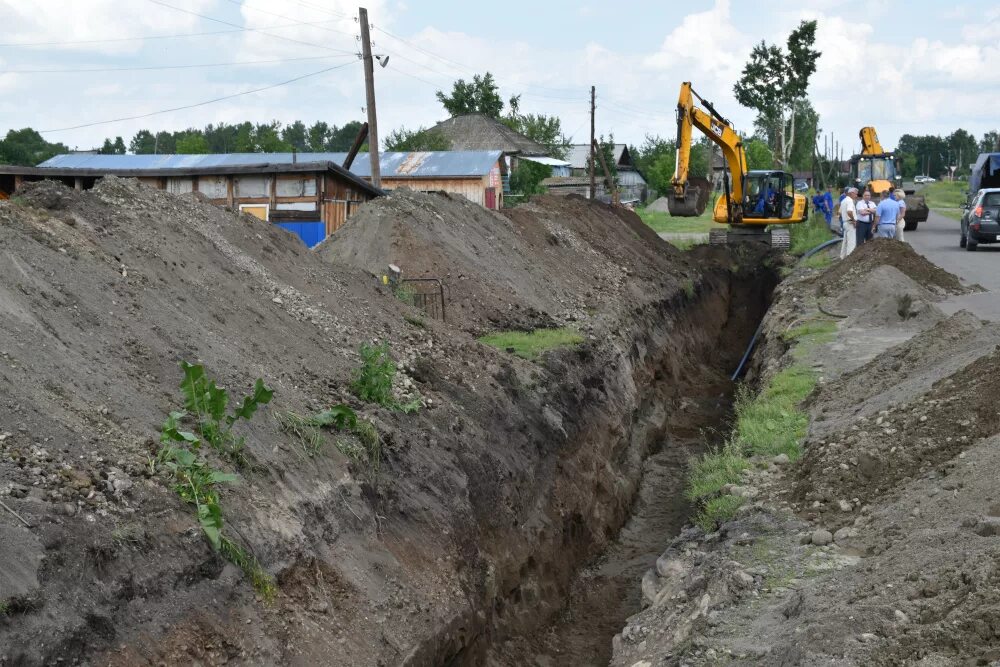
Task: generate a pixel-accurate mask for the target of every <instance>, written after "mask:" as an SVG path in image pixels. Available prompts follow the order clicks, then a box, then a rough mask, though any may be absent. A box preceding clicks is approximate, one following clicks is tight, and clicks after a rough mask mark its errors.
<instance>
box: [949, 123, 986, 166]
mask: <svg viewBox="0 0 1000 667" xmlns="http://www.w3.org/2000/svg"><path fill="white" fill-rule="evenodd" d="M945 143H947V144H948V156H949V159H950V162H951V164H952V165H956V166H957V167H958V169H957V170H956V171H955V173H956V174H968V173H969V164H970V163H972V162H975V161H976V157H977V156H978V155H979V143H978V142H977V141H976V138H975V137H974V136H972V135H971V134H970V133H968V132H966V131H965V130H963V129H961V128H959V129H957V130H955V131H954V132H952V133H951V134H949V135H948V136H947V137H946V138H945Z"/></svg>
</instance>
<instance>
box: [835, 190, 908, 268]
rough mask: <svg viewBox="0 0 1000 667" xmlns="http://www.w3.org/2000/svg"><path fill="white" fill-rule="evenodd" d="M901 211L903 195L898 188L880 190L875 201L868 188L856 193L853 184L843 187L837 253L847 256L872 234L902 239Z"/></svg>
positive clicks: (904, 204) (902, 213)
mask: <svg viewBox="0 0 1000 667" xmlns="http://www.w3.org/2000/svg"><path fill="white" fill-rule="evenodd" d="M904 215H906V195H905V194H904V193H903V191H902V190H895V191H892V190H883V191H882V192H881V193H880V194H879V201H878V203H877V204H876V203H875V202H874V201H872V193H871V192H870V191H869V190H865V191H864V192H863V193H861V194H860V196H859V194H858V189H857V188H846V189H845V191H844V194H843V195H842V196H841V198H840V227H841V229H842V230H843V236H844V242H843V243H842V244H841V246H840V256H841V257H847V256H848V255H850V254H851V253H852V252H854V249H855V248H856V247H857V246H859V245H861V244H862V243H864V242H865V241H868V240H869V239H872V238H875V237H878V238H881V239H897V240H899V241H902V240H904V239H903V228H904V226H905V223H904V222H903V216H904Z"/></svg>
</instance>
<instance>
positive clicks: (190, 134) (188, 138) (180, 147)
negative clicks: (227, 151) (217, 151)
mask: <svg viewBox="0 0 1000 667" xmlns="http://www.w3.org/2000/svg"><path fill="white" fill-rule="evenodd" d="M176 147H177V152H178V153H180V154H184V155H203V154H205V153H209V152H210V151H209V148H208V140H207V139H206V138H205V135H204V134H203V133H202V132H201V130H194V129H192V130H188V131H187V132H184V133H183V134H181V135H180V136H179V137H178V138H177V143H176Z"/></svg>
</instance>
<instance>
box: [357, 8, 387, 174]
mask: <svg viewBox="0 0 1000 667" xmlns="http://www.w3.org/2000/svg"><path fill="white" fill-rule="evenodd" d="M358 24H359V25H360V26H361V60H362V61H363V63H364V66H365V98H366V100H365V107H366V108H367V110H368V158H369V159H370V160H371V172H372V185H374V186H375V187H376V188H381V187H382V172H381V170H380V169H379V161H378V124H377V123H376V122H375V66H374V63H373V61H372V43H371V37H370V36H369V35H368V10H367V9H365V8H364V7H358Z"/></svg>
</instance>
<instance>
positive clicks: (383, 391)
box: [351, 342, 396, 407]
mask: <svg viewBox="0 0 1000 667" xmlns="http://www.w3.org/2000/svg"><path fill="white" fill-rule="evenodd" d="M359 353H360V354H361V366H360V367H359V368H358V369H357V370H356V371H355V372H354V381H353V382H351V391H353V392H354V395H355V396H357V397H358V398H360V399H361V400H362V401H369V402H371V403H377V404H379V405H382V406H385V407H391V406H392V404H393V398H392V380H393V378H395V377H396V364H395V362H393V360H392V357H390V356H389V344H388V343H385V342H383V343H381V344H379V345H367V344H366V345H362V346H361V349H360V350H359Z"/></svg>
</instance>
